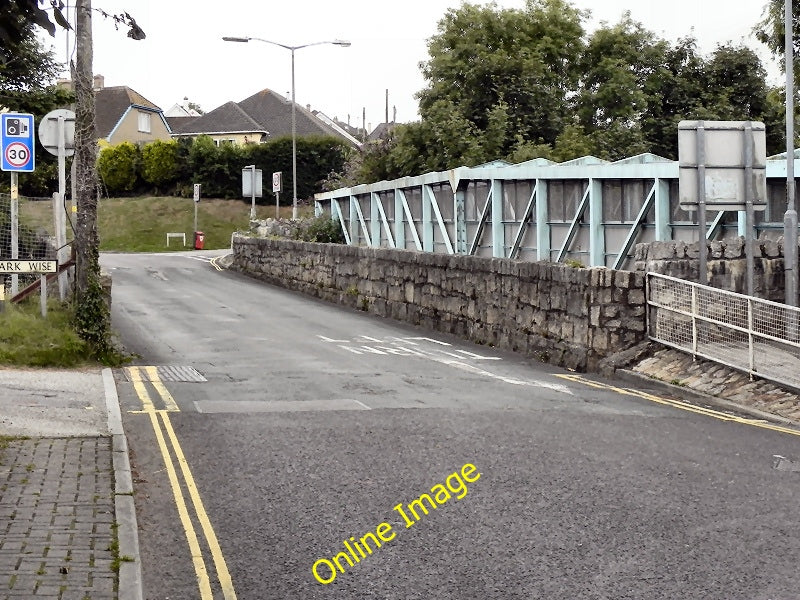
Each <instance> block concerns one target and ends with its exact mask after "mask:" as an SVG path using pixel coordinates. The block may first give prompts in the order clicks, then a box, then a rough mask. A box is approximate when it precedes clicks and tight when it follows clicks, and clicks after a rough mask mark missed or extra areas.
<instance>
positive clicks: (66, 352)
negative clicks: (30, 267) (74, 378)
mask: <svg viewBox="0 0 800 600" xmlns="http://www.w3.org/2000/svg"><path fill="white" fill-rule="evenodd" d="M71 321H72V311H71V309H70V307H69V306H68V305H63V304H61V303H60V302H51V303H50V304H49V305H48V310H47V318H46V319H43V318H42V315H41V312H40V308H39V302H38V299H37V300H36V301H35V302H23V303H22V304H18V305H17V304H10V303H6V307H5V310H4V311H3V312H2V313H0V364H2V365H9V366H26V367H80V366H88V365H96V364H97V363H96V362H95V361H93V360H92V359H91V358H90V354H91V353H90V350H89V348H88V346H87V345H86V343H85V342H83V340H81V339H80V338H79V337H78V334H77V333H75V330H74V329H73V327H72V325H71Z"/></svg>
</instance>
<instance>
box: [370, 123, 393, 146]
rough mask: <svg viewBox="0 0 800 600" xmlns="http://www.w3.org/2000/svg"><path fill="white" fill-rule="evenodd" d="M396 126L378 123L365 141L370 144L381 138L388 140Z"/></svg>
mask: <svg viewBox="0 0 800 600" xmlns="http://www.w3.org/2000/svg"><path fill="white" fill-rule="evenodd" d="M396 126H397V124H396V123H378V126H377V127H376V128H375V129H373V130H372V133H370V134H369V136H368V137H367V140H369V141H370V142H372V141H375V140H379V139H382V138H388V137H389V134H390V133H391V132H392V130H393V129H394V128H395V127H396Z"/></svg>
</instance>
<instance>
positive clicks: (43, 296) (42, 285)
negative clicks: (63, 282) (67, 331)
mask: <svg viewBox="0 0 800 600" xmlns="http://www.w3.org/2000/svg"><path fill="white" fill-rule="evenodd" d="M39 289H40V292H41V293H40V299H39V304H40V305H41V308H42V318H43V319H46V318H47V275H41V277H40V278H39Z"/></svg>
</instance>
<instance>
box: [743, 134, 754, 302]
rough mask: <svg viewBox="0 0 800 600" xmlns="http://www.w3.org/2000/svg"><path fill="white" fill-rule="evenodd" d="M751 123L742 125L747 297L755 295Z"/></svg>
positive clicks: (752, 142)
mask: <svg viewBox="0 0 800 600" xmlns="http://www.w3.org/2000/svg"><path fill="white" fill-rule="evenodd" d="M753 151H754V141H753V123H752V122H750V121H747V122H746V123H745V124H744V203H745V236H744V244H745V256H746V257H747V295H748V296H754V295H755V284H754V282H753V277H754V274H753V271H754V270H755V261H754V258H753V236H754V235H755V228H754V227H753V225H754V221H755V216H754V214H753V192H754V190H753Z"/></svg>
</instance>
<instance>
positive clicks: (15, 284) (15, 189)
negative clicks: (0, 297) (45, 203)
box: [11, 171, 19, 297]
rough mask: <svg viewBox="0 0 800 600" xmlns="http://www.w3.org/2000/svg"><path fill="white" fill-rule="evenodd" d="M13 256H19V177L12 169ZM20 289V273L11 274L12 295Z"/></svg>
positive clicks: (14, 257)
mask: <svg viewBox="0 0 800 600" xmlns="http://www.w3.org/2000/svg"><path fill="white" fill-rule="evenodd" d="M11 258H12V259H17V258H19V178H18V174H17V172H16V171H11ZM18 291H19V275H12V276H11V296H12V297H13V296H16V295H17V292H18Z"/></svg>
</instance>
